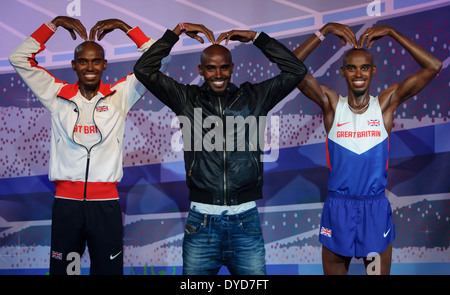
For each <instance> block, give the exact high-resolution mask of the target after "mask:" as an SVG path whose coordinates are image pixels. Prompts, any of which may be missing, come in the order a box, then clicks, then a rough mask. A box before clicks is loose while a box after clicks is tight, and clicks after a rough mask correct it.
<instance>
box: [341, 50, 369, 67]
mask: <svg viewBox="0 0 450 295" xmlns="http://www.w3.org/2000/svg"><path fill="white" fill-rule="evenodd" d="M354 52H364V53H365V54H366V55H367V56H368V57H369V58H370V60H371V62H372V64H373V56H372V53H370V51H369V50H367V49H365V48H352V49H349V50H347V51H346V52H345V53H344V58H343V59H342V65H343V66H344V67H345V65H346V64H347V59H348V57H349V56H350V55H351V54H353V53H354Z"/></svg>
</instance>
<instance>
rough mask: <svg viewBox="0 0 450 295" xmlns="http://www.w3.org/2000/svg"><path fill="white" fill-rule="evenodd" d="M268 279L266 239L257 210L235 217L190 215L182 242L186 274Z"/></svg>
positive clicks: (194, 213)
mask: <svg viewBox="0 0 450 295" xmlns="http://www.w3.org/2000/svg"><path fill="white" fill-rule="evenodd" d="M222 265H225V266H226V267H227V268H228V271H229V272H230V273H231V274H232V275H265V274H266V259H265V249H264V239H263V236H262V230H261V223H260V221H259V214H258V210H257V208H256V207H255V208H252V209H250V210H247V211H245V212H242V213H240V214H235V215H225V214H224V213H222V215H208V214H202V213H199V212H197V211H194V210H192V209H191V210H190V211H189V215H188V218H187V221H186V226H185V233H184V240H183V274H184V275H215V274H217V273H218V272H219V269H220V268H221V266H222Z"/></svg>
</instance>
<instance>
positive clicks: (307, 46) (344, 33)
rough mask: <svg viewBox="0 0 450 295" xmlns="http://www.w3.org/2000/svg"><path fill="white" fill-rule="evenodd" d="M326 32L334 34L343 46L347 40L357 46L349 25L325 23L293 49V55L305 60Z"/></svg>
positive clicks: (324, 36)
mask: <svg viewBox="0 0 450 295" xmlns="http://www.w3.org/2000/svg"><path fill="white" fill-rule="evenodd" d="M328 34H333V35H336V36H337V37H338V38H339V39H340V40H341V43H342V46H345V45H346V44H347V42H348V43H349V44H350V45H351V46H353V47H356V46H357V41H356V37H355V34H354V33H353V31H352V29H351V28H350V27H349V26H346V25H342V24H339V23H327V24H326V25H324V26H323V27H322V28H321V29H320V30H318V31H316V32H315V33H314V34H313V35H311V37H309V38H308V39H307V40H306V41H305V42H303V43H302V44H301V45H300V46H299V47H297V48H296V49H295V50H294V51H293V52H294V54H295V56H297V58H298V59H300V60H301V61H305V60H306V58H307V57H308V56H309V55H310V54H311V52H313V50H314V49H316V47H317V46H318V45H319V44H320V43H321V41H323V40H324V39H325V38H326V36H327V35H328Z"/></svg>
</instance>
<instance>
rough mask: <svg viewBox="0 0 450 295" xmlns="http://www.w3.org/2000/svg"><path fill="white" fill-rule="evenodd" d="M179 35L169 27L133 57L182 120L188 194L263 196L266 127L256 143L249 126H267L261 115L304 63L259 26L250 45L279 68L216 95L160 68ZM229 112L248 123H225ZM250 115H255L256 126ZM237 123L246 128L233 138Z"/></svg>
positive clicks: (139, 73) (211, 199)
mask: <svg viewBox="0 0 450 295" xmlns="http://www.w3.org/2000/svg"><path fill="white" fill-rule="evenodd" d="M178 39H179V37H178V36H177V35H176V34H174V33H173V32H172V31H170V30H167V31H166V33H165V34H164V35H163V37H162V38H161V39H159V40H158V41H156V43H154V44H153V45H152V47H151V48H150V49H149V50H148V51H147V52H146V53H144V54H143V55H142V56H141V58H140V59H139V60H138V61H137V63H136V65H135V67H134V74H135V75H136V77H137V79H138V80H139V81H140V82H142V83H143V84H144V85H145V86H146V87H147V89H148V90H150V91H151V92H152V93H153V94H154V95H155V96H156V97H157V98H158V99H159V100H161V102H163V103H164V104H165V105H167V106H168V107H169V108H171V109H172V110H173V111H174V112H175V114H176V115H177V116H178V118H179V120H180V123H181V127H182V133H183V142H184V162H185V169H186V183H187V185H188V187H189V199H190V200H191V201H196V202H201V203H206V204H214V205H238V204H241V203H244V202H248V201H253V200H257V199H260V198H262V185H263V163H262V162H261V155H262V153H263V152H262V150H261V147H263V146H264V138H263V136H264V131H262V133H261V134H262V138H261V141H262V144H258V143H259V139H260V138H259V137H260V136H259V134H257V135H256V138H257V139H258V141H255V140H254V139H255V137H251V136H252V135H251V134H249V131H253V135H254V133H255V132H256V133H259V132H258V130H259V125H260V124H262V125H261V129H262V130H264V129H265V121H264V120H260V116H263V117H264V116H266V115H267V113H268V112H269V111H270V109H272V108H273V107H274V106H275V105H276V104H277V103H278V102H280V101H281V100H282V99H283V98H284V97H285V96H287V95H288V94H289V93H290V92H291V91H292V90H293V89H294V88H295V87H296V85H297V84H298V83H299V82H300V81H301V80H302V79H303V78H304V77H305V75H306V72H307V70H306V67H305V65H304V64H303V63H302V62H301V61H300V60H299V59H297V58H296V57H295V55H294V54H292V52H290V51H289V50H288V49H287V48H286V47H285V46H284V45H282V44H281V43H279V42H278V41H277V40H275V39H273V38H271V37H269V36H268V35H267V34H265V33H264V32H261V33H260V34H259V36H258V37H257V38H256V40H255V41H254V45H255V46H257V47H258V48H259V49H260V50H261V51H262V52H263V53H264V55H265V56H266V57H268V58H269V60H270V61H272V62H274V63H276V64H277V65H278V67H279V68H280V69H281V73H280V74H279V75H278V76H276V77H274V78H271V79H268V80H266V81H263V82H261V83H257V84H251V83H249V82H245V83H243V84H242V85H241V86H240V87H239V88H238V87H237V86H236V85H234V84H232V83H229V84H228V88H227V90H226V91H225V92H224V93H223V94H221V95H219V94H217V93H216V92H213V91H212V90H211V89H210V88H209V86H208V85H207V84H206V83H204V84H203V85H202V86H198V85H183V84H180V83H178V82H177V81H175V80H173V79H172V78H170V77H168V76H165V75H164V74H163V73H161V72H160V71H159V69H160V67H161V60H162V59H163V58H164V57H166V56H167V55H169V53H170V51H171V49H172V47H173V46H174V45H175V43H176V42H177V41H178ZM239 116H241V117H239ZM227 117H230V118H233V119H247V121H245V122H246V123H247V124H240V125H239V124H238V123H237V124H236V125H234V126H233V125H232V126H233V127H232V128H226V122H227V120H228V119H230V118H227ZM251 121H253V122H255V121H256V124H257V125H256V127H255V125H251V124H250V122H251ZM241 122H242V121H241ZM236 126H240V127H236ZM251 126H253V127H251ZM238 129H240V130H239V132H240V133H239V134H242V131H243V130H245V131H246V132H245V140H242V137H241V138H237V136H236V135H237V134H236V133H238ZM230 135H231V136H230ZM260 146H261V147H260Z"/></svg>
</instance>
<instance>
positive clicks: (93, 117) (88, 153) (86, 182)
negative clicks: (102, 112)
mask: <svg viewBox="0 0 450 295" xmlns="http://www.w3.org/2000/svg"><path fill="white" fill-rule="evenodd" d="M101 99H102V98H100V99H99V100H98V101H97V102H96V103H95V106H94V109H93V111H92V121H93V122H94V125H95V127H96V128H97V130H98V133H99V134H100V140H99V142H97V143H96V144H94V145H93V146H91V148H90V149H88V148H87V147H86V146H84V145H82V144H79V143H78V142H76V141H75V126H76V125H77V123H78V120H79V119H80V111H79V107H78V105H77V104H76V102H74V101H72V100H69V101H70V102H71V103H73V104H74V105H75V109H74V112H76V113H77V119H76V121H75V125H74V127H73V128H72V140H73V142H75V143H76V144H78V145H79V146H82V147H84V148H85V149H86V151H87V154H86V172H85V177H84V194H83V201H86V194H87V184H88V177H89V164H90V161H91V150H92V148H93V147H94V146H96V145H97V144H99V143H100V142H102V132H101V131H100V129H99V128H98V127H97V124H96V123H95V116H94V114H95V109H96V108H97V105H98V103H99V102H100V101H101Z"/></svg>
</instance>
